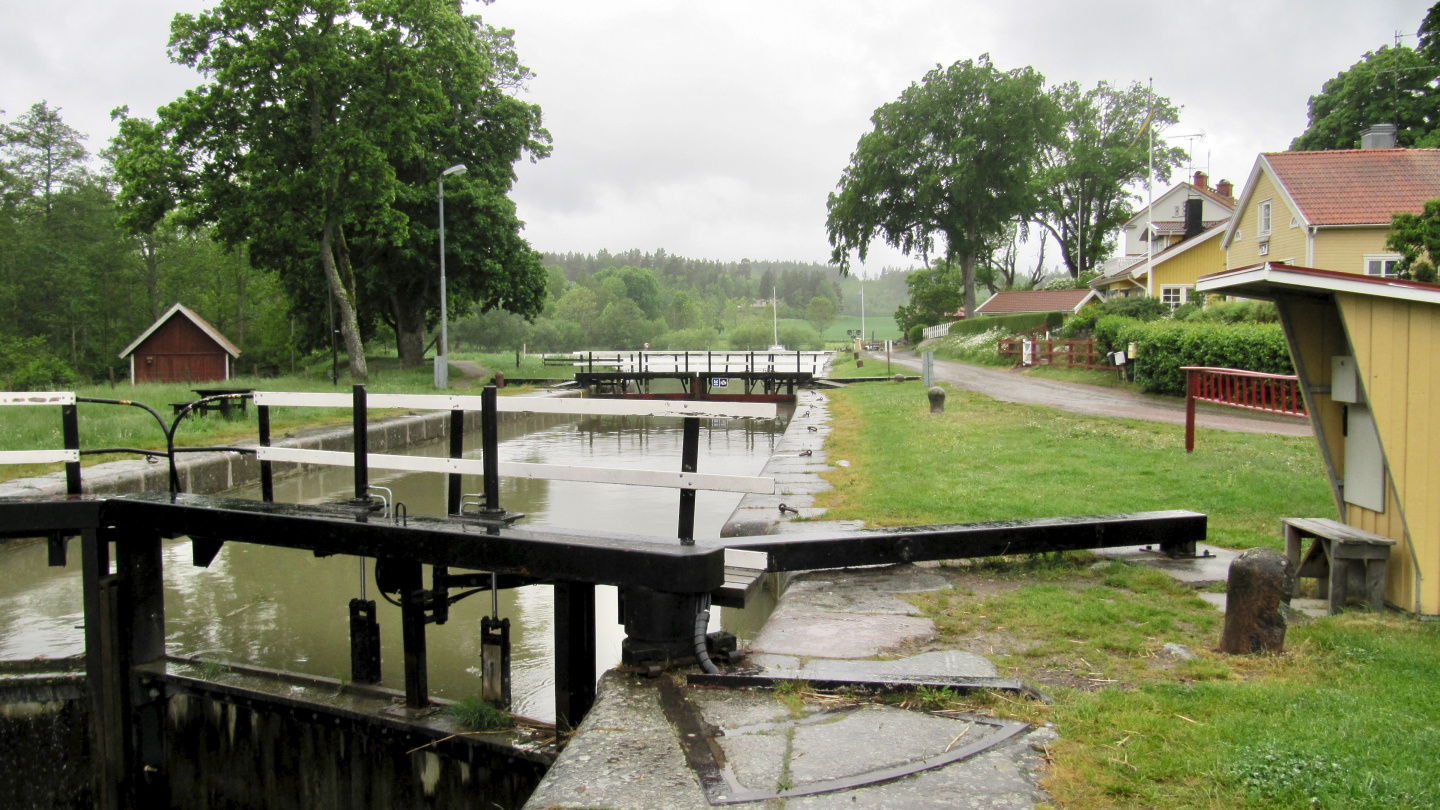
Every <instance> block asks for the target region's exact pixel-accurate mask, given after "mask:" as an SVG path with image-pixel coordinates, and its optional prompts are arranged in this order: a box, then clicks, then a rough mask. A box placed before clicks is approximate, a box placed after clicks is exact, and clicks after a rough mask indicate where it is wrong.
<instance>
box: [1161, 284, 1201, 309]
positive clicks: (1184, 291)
mask: <svg viewBox="0 0 1440 810" xmlns="http://www.w3.org/2000/svg"><path fill="white" fill-rule="evenodd" d="M1194 289H1195V285H1194V284H1162V285H1160V303H1162V304H1164V305H1166V306H1168V307H1170V309H1172V310H1173V309H1175V308H1176V307H1178V306H1181V305H1182V304H1188V303H1190V293H1191V292H1192V291H1194ZM1171 292H1173V293H1176V300H1173V301H1171V300H1167V296H1166V293H1171Z"/></svg>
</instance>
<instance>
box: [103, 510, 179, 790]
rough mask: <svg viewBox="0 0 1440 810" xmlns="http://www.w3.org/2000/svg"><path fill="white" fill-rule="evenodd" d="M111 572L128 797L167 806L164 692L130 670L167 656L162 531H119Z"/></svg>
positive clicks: (161, 659)
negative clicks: (121, 660)
mask: <svg viewBox="0 0 1440 810" xmlns="http://www.w3.org/2000/svg"><path fill="white" fill-rule="evenodd" d="M115 572H116V575H117V576H118V577H119V578H120V587H121V591H120V596H121V611H120V620H121V622H123V623H124V624H125V633H124V635H123V636H122V639H124V643H122V645H121V646H122V654H123V655H124V656H125V658H126V659H127V661H126V663H125V671H124V672H122V675H123V676H124V679H125V681H126V687H127V688H128V689H129V692H130V694H129V702H130V707H131V708H130V711H131V715H130V723H131V724H132V725H131V728H130V730H129V738H128V742H129V743H130V745H132V746H133V755H132V756H130V757H127V759H130V761H131V763H132V764H131V767H130V769H129V770H128V775H129V779H130V783H131V791H130V796H131V800H132V801H133V806H135V807H168V806H169V804H170V802H169V791H168V787H167V785H168V783H167V781H166V777H165V713H166V712H165V710H166V698H165V693H164V690H163V689H159V688H155V687H152V686H150V685H147V684H144V683H142V682H141V680H140V678H139V677H137V676H136V675H135V674H134V669H133V668H134V667H136V666H139V665H142V664H150V663H154V662H158V661H163V660H164V659H165V569H164V557H163V554H162V547H161V543H160V535H159V534H158V533H156V532H154V531H147V530H143V529H142V530H135V529H126V530H123V531H122V532H121V533H120V534H119V536H118V538H117V541H116V543H115Z"/></svg>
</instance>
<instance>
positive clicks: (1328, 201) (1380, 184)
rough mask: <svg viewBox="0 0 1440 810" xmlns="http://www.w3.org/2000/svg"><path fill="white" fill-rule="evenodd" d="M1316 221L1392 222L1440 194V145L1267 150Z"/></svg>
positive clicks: (1280, 174) (1272, 164) (1293, 194)
mask: <svg viewBox="0 0 1440 810" xmlns="http://www.w3.org/2000/svg"><path fill="white" fill-rule="evenodd" d="M1265 159H1266V160H1267V161H1268V162H1269V163H1270V167H1271V168H1272V169H1273V170H1274V172H1275V176H1276V177H1277V178H1279V180H1280V182H1281V183H1282V184H1284V186H1285V190H1286V191H1287V192H1289V194H1290V198H1291V199H1293V200H1294V201H1295V204H1296V205H1297V206H1299V207H1300V212H1301V213H1302V214H1303V215H1304V216H1305V219H1306V220H1308V221H1309V223H1310V224H1311V225H1370V224H1380V223H1384V224H1387V225H1388V224H1389V223H1390V217H1391V215H1392V214H1400V213H1407V214H1418V213H1420V212H1421V211H1422V210H1423V209H1424V207H1425V201H1426V200H1430V199H1434V198H1436V197H1440V149H1337V150H1332V151H1327V152H1266V153H1265Z"/></svg>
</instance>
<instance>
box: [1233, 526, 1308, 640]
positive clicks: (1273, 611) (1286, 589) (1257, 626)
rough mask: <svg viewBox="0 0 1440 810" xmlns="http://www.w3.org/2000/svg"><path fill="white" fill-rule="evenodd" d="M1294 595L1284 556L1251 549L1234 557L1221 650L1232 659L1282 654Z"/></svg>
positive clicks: (1289, 567) (1292, 571)
mask: <svg viewBox="0 0 1440 810" xmlns="http://www.w3.org/2000/svg"><path fill="white" fill-rule="evenodd" d="M1294 592H1295V568H1294V566H1293V565H1291V563H1290V559H1289V558H1288V557H1286V556H1285V555H1284V554H1282V553H1280V552H1278V551H1275V550H1273V549H1268V548H1252V549H1250V550H1249V551H1247V552H1245V553H1244V554H1241V555H1240V556H1239V557H1236V558H1235V562H1233V563H1230V584H1229V587H1228V588H1227V591H1226V593H1227V595H1226V598H1225V630H1224V632H1223V633H1222V634H1221V636H1220V649H1221V650H1222V651H1224V652H1227V653H1230V654H1231V655H1249V654H1251V653H1258V652H1277V653H1278V652H1280V651H1281V650H1283V649H1284V648H1285V624H1286V622H1285V614H1286V613H1287V612H1288V611H1289V608H1290V595H1291V594H1292V593H1294ZM1281 603H1284V604H1283V606H1282V604H1281Z"/></svg>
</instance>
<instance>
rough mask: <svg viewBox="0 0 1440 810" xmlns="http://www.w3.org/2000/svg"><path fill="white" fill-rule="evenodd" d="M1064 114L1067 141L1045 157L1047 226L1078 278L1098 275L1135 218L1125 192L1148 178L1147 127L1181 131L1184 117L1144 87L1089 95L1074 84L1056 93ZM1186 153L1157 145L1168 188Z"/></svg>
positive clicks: (1108, 88) (1101, 87)
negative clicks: (1115, 240)
mask: <svg viewBox="0 0 1440 810" xmlns="http://www.w3.org/2000/svg"><path fill="white" fill-rule="evenodd" d="M1052 95H1053V96H1054V98H1055V102H1056V103H1057V104H1058V105H1059V106H1060V109H1061V110H1062V111H1063V114H1064V126H1063V130H1062V136H1061V138H1060V139H1059V140H1057V141H1056V142H1055V143H1054V144H1052V145H1051V146H1050V147H1049V148H1047V149H1046V150H1045V153H1044V166H1045V170H1044V172H1043V173H1042V175H1041V182H1040V189H1041V191H1040V196H1041V200H1042V202H1043V212H1044V213H1043V216H1042V217H1041V218H1040V220H1039V221H1040V224H1041V225H1042V226H1043V227H1044V228H1045V229H1046V230H1048V231H1049V232H1050V233H1051V234H1052V235H1053V236H1054V237H1055V240H1056V241H1057V242H1059V243H1060V251H1061V257H1062V258H1063V259H1064V261H1065V267H1066V268H1067V269H1068V270H1069V271H1070V276H1071V277H1072V278H1078V277H1079V276H1080V274H1081V273H1084V272H1086V271H1088V270H1091V269H1093V268H1094V267H1095V266H1096V265H1098V264H1100V263H1101V262H1102V261H1104V259H1106V258H1107V257H1108V255H1109V253H1110V251H1112V250H1113V249H1114V244H1113V242H1111V241H1110V235H1111V234H1113V233H1114V232H1115V231H1117V230H1119V228H1120V226H1121V225H1122V224H1123V223H1124V222H1125V220H1127V219H1129V218H1130V216H1131V214H1132V213H1133V211H1132V209H1131V207H1130V203H1131V200H1132V199H1133V195H1131V194H1130V193H1129V192H1127V191H1126V187H1128V186H1132V185H1134V184H1136V183H1142V182H1144V181H1145V179H1146V177H1148V175H1149V171H1150V169H1149V154H1148V153H1149V139H1148V137H1147V136H1146V121H1147V118H1148V120H1149V126H1150V127H1153V128H1154V129H1156V130H1160V129H1163V128H1164V127H1166V126H1169V125H1171V124H1174V123H1175V122H1176V121H1178V120H1179V118H1180V110H1179V109H1178V108H1177V107H1176V106H1175V105H1174V104H1172V103H1170V100H1169V99H1167V98H1164V97H1159V96H1157V97H1154V98H1153V99H1152V97H1151V94H1150V91H1149V90H1147V89H1146V88H1145V87H1144V86H1143V85H1141V84H1140V83H1139V82H1135V83H1132V84H1131V85H1130V86H1129V87H1127V88H1121V87H1116V86H1115V85H1112V84H1110V83H1109V82H1103V81H1102V82H1100V83H1099V84H1098V85H1096V86H1095V87H1094V88H1092V89H1090V90H1082V89H1081V87H1080V85H1079V84H1078V83H1076V82H1067V83H1065V84H1062V85H1060V86H1058V87H1056V88H1055V89H1054V91H1052ZM1184 161H1185V152H1184V150H1183V149H1180V148H1178V147H1169V146H1166V145H1165V142H1164V141H1163V140H1161V139H1160V138H1159V137H1156V139H1155V174H1156V176H1157V178H1158V179H1159V180H1161V181H1162V182H1167V183H1168V182H1169V180H1170V171H1171V169H1172V168H1175V167H1178V166H1183V165H1184Z"/></svg>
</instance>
